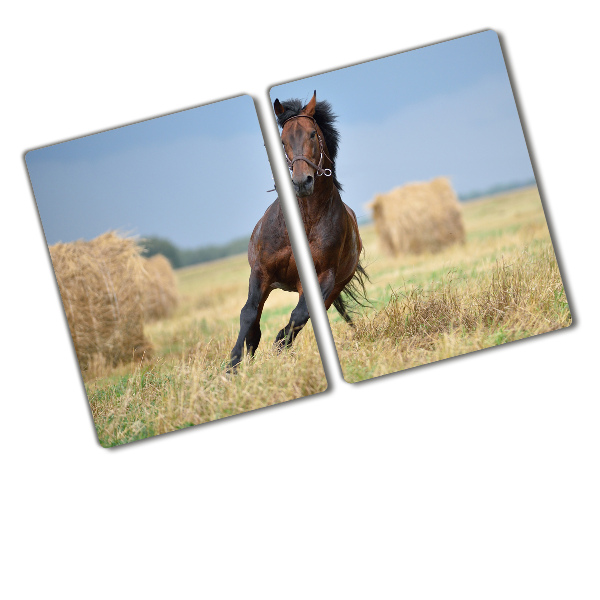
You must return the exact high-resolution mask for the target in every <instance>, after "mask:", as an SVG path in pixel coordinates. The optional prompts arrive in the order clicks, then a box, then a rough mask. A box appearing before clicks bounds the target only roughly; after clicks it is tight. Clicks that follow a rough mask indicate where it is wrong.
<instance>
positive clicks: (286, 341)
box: [275, 294, 310, 346]
mask: <svg viewBox="0 0 600 600" xmlns="http://www.w3.org/2000/svg"><path fill="white" fill-rule="evenodd" d="M309 318H310V315H309V314H308V307H307V306H306V298H305V297H304V294H300V300H299V301H298V304H297V305H296V308H294V310H293V311H292V314H291V316H290V321H289V323H288V324H287V325H286V326H285V327H284V328H283V329H282V330H281V331H280V332H279V333H278V334H277V337H276V338H275V346H280V345H281V344H280V343H281V342H282V341H283V345H286V346H287V345H291V344H292V342H293V341H294V339H295V338H296V336H297V335H298V334H299V333H300V331H302V328H303V327H304V326H305V325H306V323H307V322H308V319H309Z"/></svg>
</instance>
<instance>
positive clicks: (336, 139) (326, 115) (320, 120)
mask: <svg viewBox="0 0 600 600" xmlns="http://www.w3.org/2000/svg"><path fill="white" fill-rule="evenodd" d="M281 106H282V107H283V108H284V112H283V113H281V114H280V115H278V117H277V123H278V124H279V127H281V128H283V126H284V124H285V122H286V121H287V120H288V119H289V118H290V117H295V116H296V115H299V114H300V113H301V112H302V109H303V108H304V106H305V105H304V103H303V102H302V100H300V99H299V98H290V99H289V100H285V101H284V102H281ZM314 118H315V121H316V122H317V125H318V126H319V129H320V130H321V131H322V132H323V139H324V141H325V145H326V146H327V151H328V152H329V158H331V161H332V162H333V166H332V167H331V176H332V177H333V185H335V187H336V188H337V189H338V190H340V191H342V184H341V183H340V182H339V181H338V178H337V177H336V174H335V161H336V157H337V151H338V146H339V143H340V133H339V131H338V130H337V129H336V128H335V127H334V125H333V124H334V123H335V121H336V119H337V117H336V115H335V114H334V113H333V111H332V110H331V104H329V102H327V100H320V101H319V102H317V104H316V106H315V115H314Z"/></svg>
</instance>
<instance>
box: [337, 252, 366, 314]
mask: <svg viewBox="0 0 600 600" xmlns="http://www.w3.org/2000/svg"><path fill="white" fill-rule="evenodd" d="M365 281H369V282H370V281H371V280H370V279H369V276H368V275H367V272H366V271H365V269H364V267H363V266H362V265H361V264H360V261H358V265H357V266H356V271H354V275H353V276H352V279H351V280H350V281H349V282H348V283H347V284H346V287H344V289H343V290H342V292H341V294H340V295H339V296H338V297H337V298H336V299H335V300H334V302H333V306H335V308H336V310H337V311H338V312H339V313H340V315H341V316H342V318H343V319H344V321H346V323H348V324H349V325H352V314H354V313H356V309H355V308H354V307H353V308H352V309H349V307H348V303H349V301H351V302H352V304H354V305H355V306H362V307H363V308H368V307H370V306H371V303H370V302H369V299H368V298H367V290H366V289H365Z"/></svg>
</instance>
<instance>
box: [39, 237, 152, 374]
mask: <svg viewBox="0 0 600 600" xmlns="http://www.w3.org/2000/svg"><path fill="white" fill-rule="evenodd" d="M50 256H51V258H52V264H53V266H54V271H55V273H56V280H57V282H58V287H59V289H60V294H61V297H62V300H63V305H64V308H65V312H66V315H67V321H68V323H69V329H70V331H71V336H72V338H73V342H74V345H75V352H76V354H77V359H78V361H79V365H80V367H81V369H82V371H87V370H88V369H90V368H92V369H94V368H96V367H98V368H106V366H115V365H117V364H118V363H120V362H123V361H131V360H132V359H135V358H140V357H141V356H144V355H149V353H150V349H151V346H150V344H149V343H148V341H147V339H146V338H145V336H144V327H143V315H142V309H141V298H142V291H143V282H144V278H145V272H144V267H143V259H142V257H141V256H140V248H139V247H138V245H137V244H136V242H135V240H133V239H127V238H123V237H120V236H118V235H117V234H116V233H114V232H109V233H105V234H104V235H101V236H99V237H97V238H95V239H93V240H91V241H89V242H85V241H82V240H81V241H77V242H72V243H69V244H55V245H54V246H51V247H50Z"/></svg>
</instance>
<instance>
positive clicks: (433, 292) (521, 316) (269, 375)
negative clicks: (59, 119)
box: [84, 189, 571, 446]
mask: <svg viewBox="0 0 600 600" xmlns="http://www.w3.org/2000/svg"><path fill="white" fill-rule="evenodd" d="M463 214H464V219H465V224H466V230H467V241H466V243H465V245H464V246H462V245H454V246H450V247H447V248H445V249H444V250H442V251H441V252H439V253H432V252H425V253H424V254H420V255H418V256H417V255H406V256H401V257H391V256H387V255H381V254H379V251H378V244H377V236H376V233H375V230H374V227H373V226H368V227H364V228H362V229H361V235H362V238H363V241H364V244H365V248H366V261H365V262H366V264H367V265H368V271H369V274H370V276H371V279H372V283H371V284H370V285H369V288H368V293H369V297H370V299H371V301H372V302H373V305H374V308H373V309H367V310H365V311H363V314H362V317H361V318H360V319H359V320H358V321H357V328H356V332H355V333H353V332H352V330H351V329H350V328H349V327H348V326H347V325H346V324H345V323H342V322H341V317H339V316H338V315H337V314H336V313H335V312H334V311H330V313H329V318H330V322H331V324H332V329H333V334H334V339H335V341H336V344H337V348H338V353H339V356H340V360H341V363H342V368H343V372H344V377H345V378H346V380H348V381H361V380H364V379H368V378H371V377H376V376H378V375H383V374H386V373H391V372H394V371H399V370H402V369H406V368H410V367H413V366H417V365H422V364H426V363H430V362H432V361H436V360H441V359H444V358H449V357H452V356H457V355H460V354H465V353H466V352H472V351H474V350H479V349H482V348H488V347H490V346H494V345H498V344H502V343H506V342H509V341H513V340H518V339H522V338H524V337H529V336H531V335H536V334H538V333H544V332H546V331H552V330H553V329H558V328H561V327H566V326H568V325H569V324H570V321H571V316H570V312H569V308H568V305H567V302H566V298H565V295H564V290H563V288H562V284H561V281H560V275H559V273H558V267H557V265H556V261H555V258H554V252H553V249H552V244H551V242H550V236H549V233H548V229H547V227H546V223H545V219H544V214H543V210H542V207H541V202H540V199H539V196H538V194H537V190H535V189H528V190H523V191H520V192H517V193H513V194H508V195H505V196H503V197H499V198H493V199H489V200H482V201H478V202H471V203H469V204H467V205H465V207H464V212H463ZM248 275H249V267H248V263H247V259H246V257H245V256H235V257H231V258H228V259H223V260H220V261H215V262H212V263H207V264H203V265H199V266H197V267H190V268H186V269H181V270H178V271H176V272H175V276H176V279H177V285H178V290H179V294H180V303H179V305H178V306H177V308H176V309H175V311H174V312H173V313H172V314H171V315H170V316H169V317H167V318H162V319H159V320H157V321H155V322H153V323H150V324H148V325H146V327H145V335H147V336H148V338H149V339H150V341H151V342H152V344H153V345H154V347H155V348H156V355H155V358H154V359H153V361H151V362H150V361H148V362H145V363H141V364H138V365H137V366H136V367H135V368H132V367H131V366H130V365H119V366H117V367H113V366H112V365H105V366H104V369H103V370H102V369H98V370H97V371H96V372H95V373H94V372H90V371H88V372H87V373H86V374H85V375H84V377H85V379H86V388H87V391H88V396H89V400H90V406H91V407H92V412H93V414H94V420H95V423H96V427H97V431H98V436H99V438H100V441H101V443H102V444H103V445H105V446H113V445H118V444H123V443H126V442H130V441H134V440H139V439H143V438H146V437H149V436H152V435H157V434H160V433H165V432H168V431H172V430H174V429H180V428H183V427H188V426H190V425H194V424H198V423H204V422H207V421H212V420H215V419H219V418H222V417H226V416H229V415H235V414H239V413H241V412H246V411H249V410H253V409H256V408H261V407H264V406H269V405H272V404H276V403H280V402H285V401H286V400H290V399H292V398H300V397H303V396H307V395H310V394H314V393H317V392H320V391H323V390H325V389H326V387H327V382H326V380H325V375H324V372H323V368H322V364H321V359H320V356H319V352H318V348H317V344H316V340H315V336H314V333H313V331H312V327H311V325H310V323H309V325H308V326H307V327H306V328H305V330H304V331H303V332H302V334H301V335H300V336H299V338H298V339H297V341H296V345H295V346H294V348H293V349H292V350H291V351H289V350H286V351H284V352H282V353H281V354H277V353H275V352H274V351H273V349H272V346H271V344H272V342H273V340H274V338H275V335H276V334H277V332H278V331H279V329H280V328H281V327H282V326H283V325H285V323H287V321H288V319H289V315H290V313H291V311H292V309H293V307H294V305H295V303H296V302H297V295H295V294H287V293H285V292H282V291H281V290H276V291H274V292H273V294H272V295H271V297H270V298H269V300H268V302H267V304H266V306H265V311H264V313H263V319H262V322H261V324H262V329H263V339H262V342H261V346H260V347H259V349H258V352H257V354H256V357H255V358H254V359H253V360H252V361H247V360H246V361H245V362H244V363H243V364H242V365H241V367H240V370H239V374H238V375H236V376H234V377H230V376H227V374H226V372H225V367H226V364H227V361H228V356H229V352H230V351H231V348H232V347H233V344H234V342H235V338H236V336H237V333H238V327H239V311H240V309H241V307H242V306H243V304H244V302H245V301H246V294H247V290H248Z"/></svg>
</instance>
